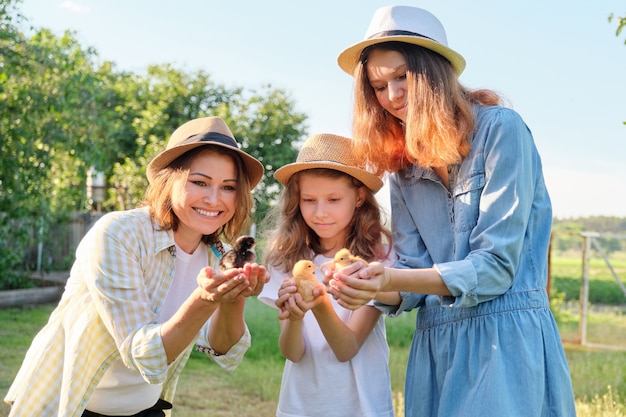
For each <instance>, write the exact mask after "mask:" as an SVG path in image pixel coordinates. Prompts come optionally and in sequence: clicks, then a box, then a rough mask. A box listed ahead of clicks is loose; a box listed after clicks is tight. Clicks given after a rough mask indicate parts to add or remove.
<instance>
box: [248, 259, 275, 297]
mask: <svg viewBox="0 0 626 417" xmlns="http://www.w3.org/2000/svg"><path fill="white" fill-rule="evenodd" d="M241 269H242V270H243V272H242V273H243V274H244V275H245V276H246V279H247V281H248V288H247V289H246V291H245V295H244V296H245V297H250V296H257V295H259V294H261V291H262V290H263V287H264V286H265V284H267V283H268V282H269V280H270V275H269V273H268V272H267V269H266V268H265V267H264V266H263V265H259V264H256V263H252V264H250V263H247V264H245V265H244V266H243V268H241Z"/></svg>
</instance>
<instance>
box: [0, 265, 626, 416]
mask: <svg viewBox="0 0 626 417" xmlns="http://www.w3.org/2000/svg"><path fill="white" fill-rule="evenodd" d="M552 268H553V277H554V280H553V284H554V287H553V298H554V294H559V295H558V296H557V297H556V299H555V302H554V303H553V304H554V306H555V309H556V310H555V315H556V316H557V319H558V322H559V329H560V330H561V334H562V337H563V338H564V339H565V340H567V339H568V338H572V339H575V337H576V334H577V326H578V319H579V316H578V315H577V311H576V309H577V305H576V303H575V301H573V300H571V299H570V300H567V299H566V297H565V296H564V294H565V291H564V290H563V288H560V287H559V280H560V282H561V283H566V284H567V285H571V282H572V281H578V282H580V274H581V270H580V268H579V267H578V266H577V265H576V261H575V259H574V260H572V259H571V258H569V257H558V258H557V257H553V267H552ZM617 268H618V269H619V270H620V271H621V272H618V274H620V276H621V277H624V276H625V274H624V271H625V270H626V261H624V262H623V263H618V266H617ZM602 269H603V268H602V265H598V267H597V268H595V267H594V276H593V277H592V279H593V284H594V285H595V284H596V283H600V284H598V285H599V286H598V287H597V288H600V290H599V291H608V292H607V293H608V294H612V290H611V289H610V282H611V281H612V282H613V285H615V288H617V285H616V284H615V281H614V280H613V278H612V277H611V275H610V272H609V271H608V269H606V268H604V272H603V271H602ZM594 285H592V286H591V291H590V295H591V294H593V291H594V289H593V288H594ZM606 287H608V288H609V290H605V289H604V288H606ZM568 288H569V287H568ZM555 290H556V291H555ZM618 290H619V289H618ZM611 297H612V295H611ZM575 298H577V296H576V297H575ZM52 308H53V306H43V307H37V308H32V309H8V310H0V323H1V326H0V351H2V352H3V354H2V362H0V395H2V396H4V394H5V393H6V390H7V389H8V387H9V385H10V383H11V380H12V378H13V377H14V376H15V373H16V372H17V369H18V367H19V365H20V363H21V361H22V359H23V356H24V353H25V350H26V348H27V347H28V345H29V344H30V342H31V340H32V338H33V336H34V334H35V333H36V332H37V331H38V330H39V329H40V328H41V326H42V325H43V324H44V323H45V321H46V320H47V317H48V315H49V314H50V312H51V311H52ZM592 308H593V310H594V311H593V313H592V314H591V315H590V319H589V326H588V333H587V335H588V340H593V341H594V342H598V343H606V342H611V343H615V344H617V345H621V346H626V319H625V312H626V302H623V303H622V305H618V304H612V305H606V304H602V305H600V303H597V302H595V303H593V304H592ZM246 318H247V321H248V325H249V327H250V331H251V333H252V338H253V343H252V347H251V348H250V350H249V351H248V353H247V355H246V359H245V360H244V362H243V363H242V364H241V365H240V367H239V368H238V369H237V370H236V371H235V372H232V373H225V372H223V371H222V370H221V369H219V367H217V366H216V365H215V364H213V363H212V362H210V361H208V360H206V358H205V357H203V355H201V354H199V353H197V352H194V353H193V354H192V357H191V359H190V361H189V363H188V365H187V368H186V369H185V372H184V373H183V376H182V378H181V380H180V382H179V387H178V392H177V397H176V404H175V409H176V411H175V413H174V415H175V416H176V417H192V416H197V415H200V414H201V413H209V412H210V414H211V415H212V416H216V417H235V416H238V417H241V416H268V417H269V416H273V415H274V411H275V404H276V399H277V397H278V390H279V388H280V380H281V374H282V367H283V362H284V359H283V358H282V357H281V355H280V353H279V352H278V348H277V339H278V332H279V327H278V320H277V317H276V311H275V310H273V309H271V308H269V307H267V306H265V305H263V304H261V303H260V302H258V301H257V300H255V299H251V300H250V302H249V303H248V306H247V310H246ZM413 320H414V313H410V314H404V315H401V316H400V317H398V318H394V319H387V328H388V341H389V344H390V347H391V361H390V369H391V374H392V386H393V387H392V388H393V391H394V401H395V403H396V404H397V405H398V410H401V404H402V402H403V397H402V392H403V385H404V375H405V367H406V362H407V357H408V347H409V345H410V343H411V336H412V333H413V328H414V326H413ZM565 347H566V354H567V358H568V361H569V365H570V369H571V373H572V385H573V386H574V392H575V395H576V399H577V412H578V417H600V416H604V417H618V416H622V417H623V416H624V415H626V405H625V399H626V351H613V350H599V349H591V348H585V347H581V346H580V345H577V344H573V343H567V342H566V343H565ZM209 410H210V411H209ZM7 414H8V406H6V405H5V404H2V405H0V417H5V416H6V415H7ZM397 417H402V412H401V411H398V413H397Z"/></svg>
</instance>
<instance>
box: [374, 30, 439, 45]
mask: <svg viewBox="0 0 626 417" xmlns="http://www.w3.org/2000/svg"><path fill="white" fill-rule="evenodd" d="M389 36H417V37H418V38H424V39H429V40H431V41H433V42H437V41H436V40H434V39H433V38H429V37H428V36H424V35H421V34H419V33H415V32H410V31H408V30H384V31H382V32H378V33H375V34H373V35H371V36H368V37H367V39H376V38H387V37H389ZM437 43H439V42H437Z"/></svg>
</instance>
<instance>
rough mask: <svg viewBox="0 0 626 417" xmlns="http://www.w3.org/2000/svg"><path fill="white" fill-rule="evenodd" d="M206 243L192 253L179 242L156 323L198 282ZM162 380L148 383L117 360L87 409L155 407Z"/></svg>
mask: <svg viewBox="0 0 626 417" xmlns="http://www.w3.org/2000/svg"><path fill="white" fill-rule="evenodd" d="M206 254H207V247H206V245H205V244H203V243H200V245H199V246H198V248H196V250H195V252H194V253H193V254H188V253H185V252H184V251H183V250H182V249H181V248H179V247H178V245H176V260H175V261H174V265H175V273H174V279H173V280H172V285H171V287H170V289H169V291H168V293H167V296H166V297H165V301H164V302H163V305H162V306H161V310H160V311H159V313H158V314H157V323H163V322H165V321H167V320H168V319H170V318H171V317H172V316H173V315H174V313H175V312H176V311H177V310H178V308H179V307H180V306H181V305H182V304H183V302H184V301H185V300H186V299H187V298H188V297H189V296H190V295H191V293H192V292H193V291H194V289H195V288H196V287H197V286H198V284H197V280H196V276H197V275H198V272H200V270H201V269H202V268H204V267H205V266H207V255H206ZM161 389H162V385H161V384H148V383H147V382H146V381H145V380H144V379H143V378H142V376H141V375H140V374H139V373H138V372H136V371H134V370H132V369H129V368H127V367H126V366H125V365H124V363H123V362H122V361H121V360H117V361H115V362H114V363H113V364H112V365H111V367H110V368H109V369H107V371H106V372H105V373H104V376H103V377H102V379H101V380H100V383H99V384H98V386H97V387H96V389H95V391H94V393H93V395H92V396H91V398H90V399H89V402H88V403H87V410H89V411H93V412H95V413H100V414H106V415H110V416H123V415H132V414H136V413H138V412H140V411H142V410H145V409H146V408H150V407H152V406H153V405H154V404H155V403H156V402H157V401H158V399H159V396H160V395H161Z"/></svg>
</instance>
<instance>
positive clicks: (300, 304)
mask: <svg viewBox="0 0 626 417" xmlns="http://www.w3.org/2000/svg"><path fill="white" fill-rule="evenodd" d="M325 295H326V291H325V290H324V286H322V285H319V286H318V287H316V288H315V289H313V296H314V297H315V298H314V299H313V300H311V301H309V302H307V301H304V300H303V299H302V296H301V295H300V294H299V293H298V289H297V287H296V282H295V280H294V279H293V278H285V279H284V280H283V282H282V284H281V286H280V288H279V289H278V298H277V299H276V302H275V304H276V307H278V318H279V319H280V320H285V319H289V320H302V319H303V318H304V315H305V314H306V312H307V311H309V310H311V309H312V308H313V307H315V306H317V305H318V304H320V303H321V302H322V301H323V299H324V298H323V297H324V296H325Z"/></svg>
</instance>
